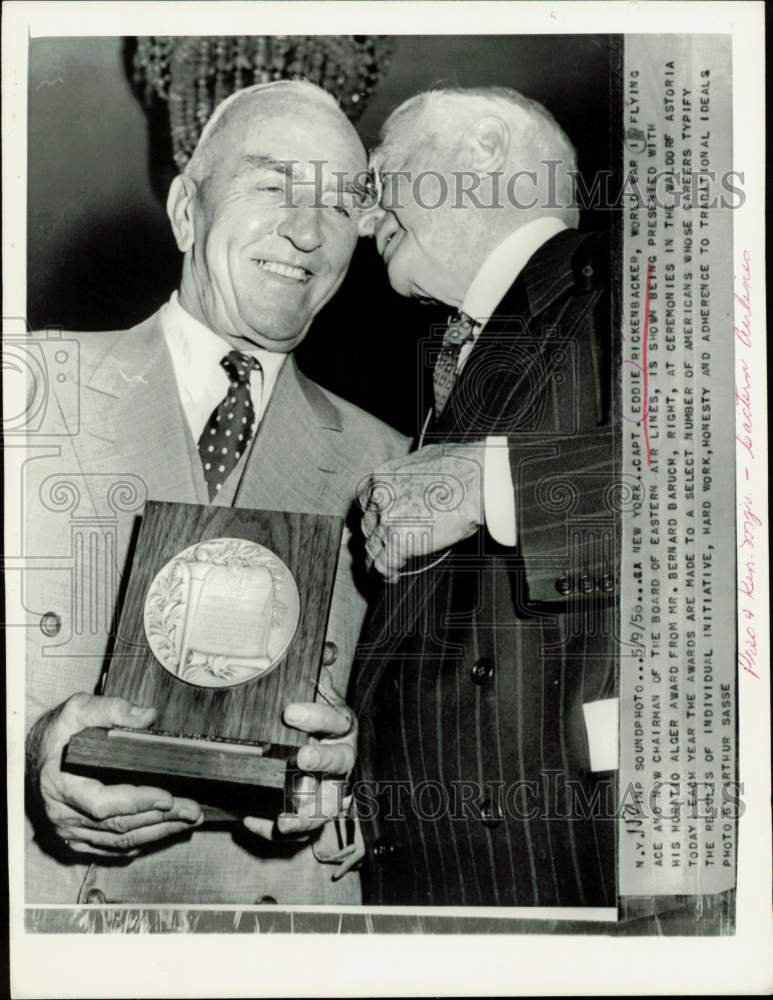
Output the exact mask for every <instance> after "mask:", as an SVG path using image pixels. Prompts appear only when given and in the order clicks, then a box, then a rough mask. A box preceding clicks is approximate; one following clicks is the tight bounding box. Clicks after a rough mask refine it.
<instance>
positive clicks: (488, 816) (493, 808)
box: [478, 798, 502, 827]
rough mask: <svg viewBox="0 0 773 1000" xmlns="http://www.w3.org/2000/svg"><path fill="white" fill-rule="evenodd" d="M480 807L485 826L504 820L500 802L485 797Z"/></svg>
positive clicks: (482, 821) (481, 819)
mask: <svg viewBox="0 0 773 1000" xmlns="http://www.w3.org/2000/svg"><path fill="white" fill-rule="evenodd" d="M478 809H479V810H480V821H481V823H482V824H483V825H484V826H488V827H491V826H496V825H497V824H498V823H501V822H502V810H501V809H500V807H499V803H498V802H495V801H494V800H493V799H489V798H486V799H483V801H482V802H481V803H480V805H479V806H478Z"/></svg>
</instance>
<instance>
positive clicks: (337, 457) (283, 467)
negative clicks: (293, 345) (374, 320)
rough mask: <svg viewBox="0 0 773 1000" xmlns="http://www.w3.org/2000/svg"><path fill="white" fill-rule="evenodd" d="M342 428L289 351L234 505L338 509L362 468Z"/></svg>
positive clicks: (325, 400)
mask: <svg viewBox="0 0 773 1000" xmlns="http://www.w3.org/2000/svg"><path fill="white" fill-rule="evenodd" d="M341 431H342V425H341V418H340V415H339V413H338V410H337V409H336V408H335V407H334V406H333V404H332V403H331V402H330V400H329V399H328V398H327V396H326V395H325V394H324V393H323V392H322V390H321V389H320V388H319V387H318V386H316V385H315V384H314V383H313V382H310V381H309V380H308V379H306V378H305V376H303V375H302V374H301V373H300V372H299V371H298V367H297V365H296V363H295V359H294V358H293V357H292V355H290V356H289V357H288V358H287V360H286V361H285V363H284V365H283V366H282V370H281V372H280V373H279V377H278V378H277V382H276V385H275V386H274V391H273V393H272V394H271V400H270V402H269V404H268V407H267V409H266V413H265V415H264V417H263V419H262V421H261V423H260V427H259V428H258V434H257V437H256V439H255V442H254V444H253V446H252V449H251V451H250V455H249V458H248V460H247V464H246V466H245V469H244V475H243V476H242V479H241V482H240V484H239V487H238V489H237V491H236V496H235V500H234V503H235V505H236V506H238V507H252V508H264V509H269V510H273V509H276V510H290V511H299V512H301V513H303V512H305V511H315V512H318V513H320V512H321V513H324V512H330V513H338V512H339V511H340V509H341V503H340V500H341V494H342V492H343V491H344V490H346V491H351V489H352V485H353V483H354V479H355V476H356V470H357V466H356V464H355V463H354V461H353V459H352V458H350V457H349V456H347V455H346V453H345V451H344V447H343V440H342V439H343V434H342V433H341ZM341 477H343V479H342V478H341ZM344 483H345V484H346V485H345V486H344V485H343V484H344Z"/></svg>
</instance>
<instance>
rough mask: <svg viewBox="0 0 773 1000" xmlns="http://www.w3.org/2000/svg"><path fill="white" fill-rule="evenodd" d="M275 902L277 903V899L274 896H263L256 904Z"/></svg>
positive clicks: (268, 904) (272, 903) (266, 904)
mask: <svg viewBox="0 0 773 1000" xmlns="http://www.w3.org/2000/svg"><path fill="white" fill-rule="evenodd" d="M274 904H276V900H275V899H274V897H273V896H261V897H260V899H258V900H256V903H255V905H256V906H271V905H274Z"/></svg>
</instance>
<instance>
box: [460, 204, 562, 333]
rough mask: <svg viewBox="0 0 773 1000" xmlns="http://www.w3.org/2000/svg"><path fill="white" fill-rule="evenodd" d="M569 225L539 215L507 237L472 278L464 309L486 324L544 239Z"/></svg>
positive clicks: (463, 304)
mask: <svg viewBox="0 0 773 1000" xmlns="http://www.w3.org/2000/svg"><path fill="white" fill-rule="evenodd" d="M566 228H567V226H566V225H565V224H564V223H563V222H562V221H561V219H555V218H544V219H535V220H534V221H533V222H527V223H526V225H525V226H521V228H520V229H516V231H515V232H514V233H510V235H509V236H507V237H505V239H504V240H502V242H501V243H500V244H499V246H498V247H496V248H495V249H494V250H493V251H492V252H491V253H490V254H489V256H488V257H487V258H486V260H485V261H484V262H483V266H482V267H481V269H480V270H479V271H478V273H477V274H476V275H475V277H474V278H473V279H472V283H471V284H470V287H469V288H468V289H467V294H466V295H465V296H464V301H463V302H462V312H464V313H466V314H467V315H468V316H469V317H470V318H471V319H474V320H475V321H476V322H478V323H480V324H485V323H486V321H487V320H488V319H490V318H491V316H492V315H493V313H494V312H495V310H496V308H497V306H498V305H499V303H500V302H501V301H502V299H503V298H504V297H505V294H506V293H507V291H508V289H509V288H510V286H511V285H512V284H513V282H514V281H515V279H516V278H517V277H518V275H519V274H520V273H521V271H522V270H523V269H524V267H525V266H526V264H527V263H528V261H529V258H530V257H532V256H534V254H535V253H536V252H537V250H539V248H540V247H541V246H542V245H543V243H547V241H548V240H549V239H551V238H552V237H553V236H555V235H556V234H557V233H560V232H561V231H562V230H564V229H566Z"/></svg>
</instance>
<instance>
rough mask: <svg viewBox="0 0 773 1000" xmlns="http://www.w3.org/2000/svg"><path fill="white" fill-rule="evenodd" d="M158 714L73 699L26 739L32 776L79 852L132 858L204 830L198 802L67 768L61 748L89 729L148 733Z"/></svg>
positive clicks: (122, 702) (49, 812)
mask: <svg viewBox="0 0 773 1000" xmlns="http://www.w3.org/2000/svg"><path fill="white" fill-rule="evenodd" d="M155 715H156V711H155V709H153V708H140V707H139V706H138V705H132V703H131V702H129V701H126V699H124V698H106V697H101V696H99V695H88V694H74V695H72V697H70V698H68V699H67V701H66V702H64V703H63V704H62V705H60V706H58V707H57V708H55V709H53V710H52V711H50V712H47V713H46V714H45V715H44V716H43V717H42V718H41V719H39V720H38V722H37V723H36V725H35V726H34V727H33V728H32V730H31V731H30V733H29V736H28V737H27V760H28V769H27V770H28V775H29V780H30V783H31V785H32V787H33V790H34V793H35V795H36V797H37V798H38V799H39V801H40V804H41V805H42V808H43V809H44V811H45V813H46V816H47V817H48V820H49V822H50V823H51V825H52V827H53V829H54V832H55V833H56V835H57V836H58V837H59V838H60V839H61V840H63V841H64V843H65V844H66V845H67V846H68V847H69V848H70V849H71V850H73V851H75V852H77V853H87V854H100V855H115V856H119V857H132V856H133V855H135V854H137V853H139V850H140V848H142V847H144V846H145V845H147V844H152V843H154V842H156V841H159V840H164V839H166V838H167V837H172V836H175V835H176V834H180V833H183V832H184V831H186V830H189V829H193V828H194V827H196V826H199V825H200V824H201V822H202V819H203V817H202V813H201V809H200V808H199V806H198V804H197V803H196V802H194V801H193V800H192V799H184V798H179V797H178V798H175V797H174V796H173V795H170V794H169V792H167V791H164V790H163V789H161V788H153V787H150V786H147V785H132V784H120V785H104V784H102V782H101V781H98V780H97V779H95V778H87V777H83V776H81V775H75V774H68V773H67V772H65V771H62V768H61V759H62V750H63V748H64V747H65V746H66V744H67V742H68V741H69V739H70V737H71V736H72V735H73V734H74V733H77V732H79V731H80V730H81V729H83V728H84V727H86V726H124V727H126V728H129V729H142V728H145V727H146V726H149V725H151V724H152V723H153V721H154V719H155Z"/></svg>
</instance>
